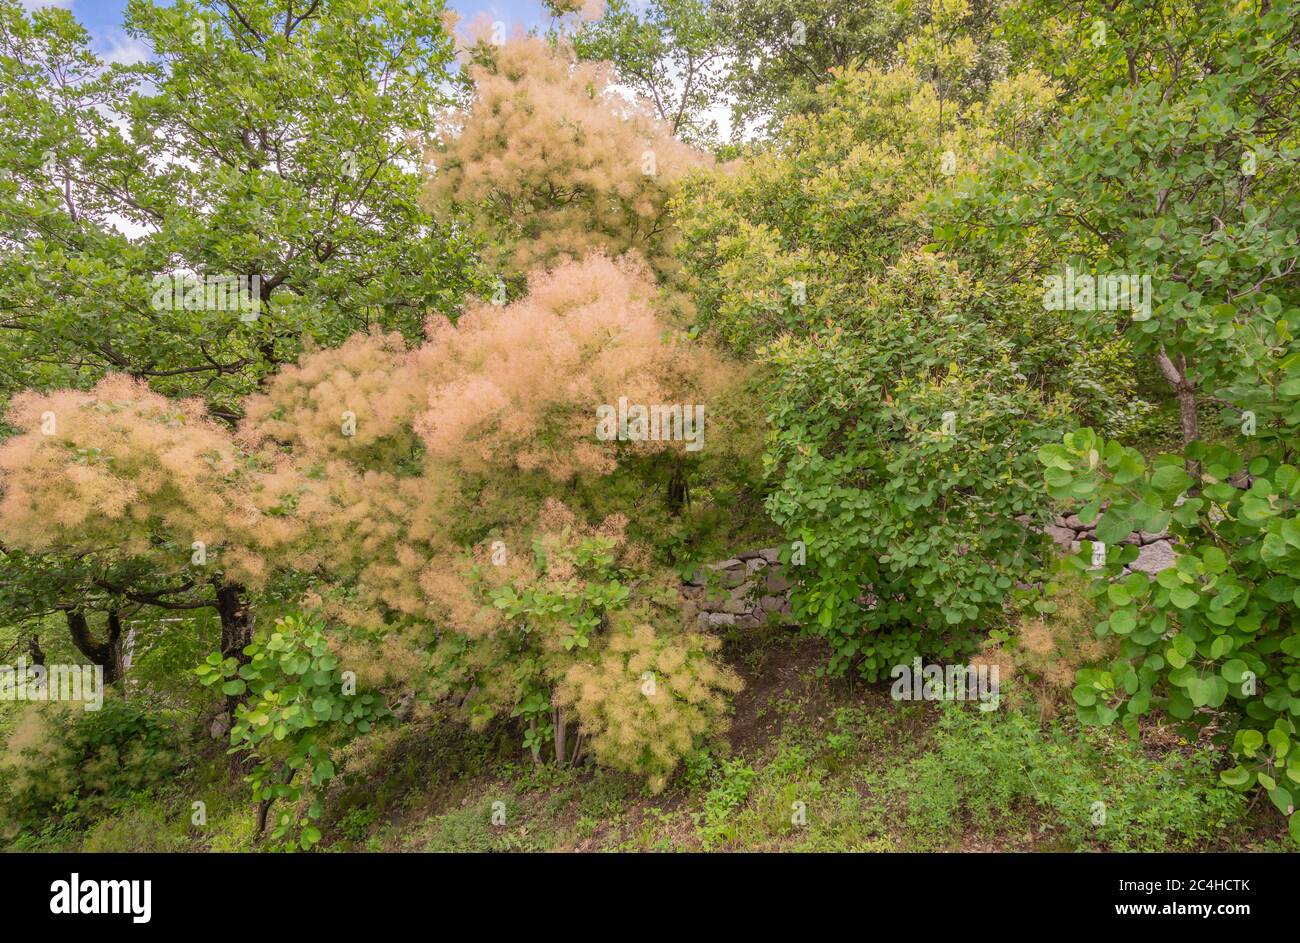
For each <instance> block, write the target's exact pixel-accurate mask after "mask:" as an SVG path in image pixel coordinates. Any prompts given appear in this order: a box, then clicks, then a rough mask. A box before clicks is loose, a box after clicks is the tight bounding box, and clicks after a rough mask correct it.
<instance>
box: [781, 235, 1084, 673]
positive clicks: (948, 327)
mask: <svg viewBox="0 0 1300 943" xmlns="http://www.w3.org/2000/svg"><path fill="white" fill-rule="evenodd" d="M868 295H869V297H871V300H872V301H873V303H874V304H873V310H870V311H868V312H866V313H864V314H863V315H862V316H860V317H857V318H853V319H848V318H844V319H841V322H840V325H838V326H837V327H835V328H833V329H828V330H825V331H817V332H814V333H812V334H810V335H809V336H807V337H804V338H800V339H796V338H793V337H785V338H782V339H781V340H778V341H777V342H775V343H774V344H772V345H771V346H770V348H769V349H768V352H767V357H768V358H769V360H770V361H771V362H772V364H773V365H774V367H775V370H776V374H777V377H778V380H777V383H776V384H775V386H774V389H773V391H772V396H771V399H770V410H771V411H770V421H771V425H772V433H771V436H770V438H769V448H768V453H767V455H766V461H767V463H768V466H769V470H770V472H771V474H772V475H773V477H774V478H775V488H774V491H773V493H772V494H771V496H770V497H769V498H768V510H769V512H770V513H771V515H772V518H773V520H774V521H776V523H777V524H778V526H780V527H781V528H782V530H783V531H784V533H786V534H787V535H788V536H789V537H790V538H792V539H794V538H797V539H799V540H802V541H803V542H804V543H805V545H806V548H807V563H806V565H804V566H801V567H794V568H792V569H791V571H790V572H792V573H793V574H795V576H796V577H797V579H798V581H799V583H798V587H797V590H796V592H795V593H794V595H793V598H792V602H793V608H794V612H795V615H796V616H799V617H801V618H802V619H803V620H804V622H805V624H806V625H808V626H810V627H811V628H812V630H813V631H815V632H817V633H819V634H821V635H823V636H825V637H826V638H827V639H828V640H829V641H830V642H831V645H832V650H833V654H832V660H831V665H830V667H831V670H832V671H834V672H837V673H840V672H843V671H845V670H846V669H849V668H855V669H856V670H857V671H858V672H859V673H860V674H862V675H863V676H864V677H866V678H868V679H871V680H875V679H878V678H880V677H883V676H885V675H886V674H887V673H888V672H889V669H890V668H891V666H893V665H896V664H901V663H904V662H907V661H910V660H911V659H912V658H913V657H915V656H918V655H920V656H922V657H936V658H944V659H951V658H955V657H958V656H959V655H960V654H961V653H963V652H965V651H969V650H970V649H971V648H973V647H974V646H975V644H976V642H977V640H978V638H979V633H982V632H985V631H987V630H988V629H989V628H990V627H991V626H994V625H997V624H999V623H1000V622H1001V621H1002V619H1003V618H1004V617H1003V614H1002V606H1003V601H1004V600H1005V599H1006V598H1007V596H1008V595H1009V592H1010V590H1011V588H1012V585H1013V582H1014V581H1015V580H1016V579H1017V578H1018V576H1019V574H1022V573H1024V572H1026V571H1027V570H1029V569H1031V568H1032V567H1034V566H1035V565H1036V564H1037V561H1038V553H1039V548H1040V547H1041V543H1040V541H1039V540H1038V539H1037V538H1036V537H1035V536H1034V535H1031V534H1029V533H1028V532H1027V531H1026V529H1025V528H1024V526H1023V525H1022V524H1021V523H1020V521H1018V520H1017V518H1018V517H1025V516H1027V517H1029V518H1033V519H1041V518H1043V517H1044V516H1045V513H1046V494H1045V491H1044V489H1043V487H1042V486H1041V484H1040V483H1039V481H1038V480H1037V478H1036V469H1035V468H1034V465H1033V449H1034V447H1035V446H1036V445H1037V444H1039V443H1042V442H1045V441H1047V439H1048V438H1050V437H1052V436H1053V435H1054V433H1053V431H1052V430H1053V429H1054V428H1055V429H1057V430H1059V429H1060V428H1062V427H1063V426H1064V423H1065V415H1066V414H1067V411H1068V403H1069V401H1068V397H1065V396H1064V395H1060V396H1044V395H1043V394H1041V393H1040V392H1039V391H1038V390H1037V389H1035V388H1034V387H1032V386H1031V385H1030V384H1029V382H1028V381H1027V378H1026V377H1025V375H1024V374H1023V373H1022V372H1021V368H1020V367H1019V366H1017V360H1016V358H1017V351H1016V348H1015V345H1014V344H1013V343H1012V342H1011V341H1010V340H1009V339H1008V337H1009V334H1008V332H1006V331H1005V330H1004V329H1000V326H999V319H1000V313H1001V311H1002V303H1001V301H1000V300H998V299H996V298H995V297H993V296H992V295H990V294H989V293H986V292H984V291H981V290H980V289H978V287H977V286H975V285H974V284H973V283H972V282H971V281H969V280H968V279H966V278H965V277H963V276H961V275H960V274H959V273H957V272H956V271H955V269H954V268H953V267H952V266H950V265H946V264H944V263H943V262H942V261H941V260H939V259H937V258H934V257H930V256H919V257H915V258H913V259H910V260H908V262H907V263H905V264H903V265H900V267H899V268H898V269H895V270H891V272H890V273H889V275H887V276H885V277H884V279H882V280H881V281H879V282H876V283H874V284H873V285H871V286H870V287H869V288H868ZM945 414H950V417H949V425H948V426H947V427H945ZM1058 434H1059V433H1058Z"/></svg>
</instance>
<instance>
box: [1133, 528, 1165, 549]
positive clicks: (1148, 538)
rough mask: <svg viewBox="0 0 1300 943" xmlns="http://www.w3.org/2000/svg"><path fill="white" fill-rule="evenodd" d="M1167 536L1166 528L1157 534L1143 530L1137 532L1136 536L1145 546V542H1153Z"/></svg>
mask: <svg viewBox="0 0 1300 943" xmlns="http://www.w3.org/2000/svg"><path fill="white" fill-rule="evenodd" d="M1168 536H1169V531H1167V530H1162V531H1161V532H1160V533H1158V534H1153V533H1150V532H1149V531H1145V530H1144V531H1139V532H1138V537H1139V538H1140V539H1141V541H1142V545H1143V546H1146V545H1147V544H1153V543H1155V542H1156V541H1157V540H1164V539H1165V538H1167V537H1168Z"/></svg>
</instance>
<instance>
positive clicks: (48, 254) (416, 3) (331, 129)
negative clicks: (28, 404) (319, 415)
mask: <svg viewBox="0 0 1300 943" xmlns="http://www.w3.org/2000/svg"><path fill="white" fill-rule="evenodd" d="M441 10H442V3H441V2H440V0H411V2H408V3H401V4H394V3H385V4H380V5H375V4H372V3H369V2H367V0H330V2H326V3H321V4H317V5H315V6H313V7H312V8H311V9H310V11H299V12H295V10H294V8H292V7H286V5H285V4H283V3H279V2H272V0H245V2H241V3H240V4H239V15H237V16H234V15H231V13H230V12H229V10H228V9H227V8H226V6H225V5H224V4H221V3H218V2H215V0H198V2H191V0H180V2H176V3H168V4H156V5H155V4H153V3H150V2H148V0H131V2H130V3H128V4H127V5H126V11H125V18H124V19H125V29H126V32H127V33H128V34H130V35H131V36H132V37H134V38H136V39H138V40H139V41H141V43H142V45H143V46H144V47H145V48H147V49H149V50H150V51H151V52H150V55H149V58H148V59H147V61H145V62H142V63H139V64H134V65H122V64H120V63H113V64H109V63H105V62H104V61H103V60H102V59H101V57H100V56H98V55H96V54H95V53H94V52H92V51H91V49H90V36H89V35H88V33H87V31H86V30H85V29H84V27H82V26H81V25H80V24H78V23H77V22H76V21H75V20H74V18H73V16H72V14H71V13H70V12H69V11H67V10H62V9H53V8H50V9H43V10H36V11H34V12H32V13H30V14H27V13H25V12H24V9H23V5H22V4H18V3H15V2H13V0H4V2H3V3H0V123H3V125H4V127H5V128H6V129H7V133H6V134H5V137H4V140H3V142H0V166H3V167H4V168H5V170H6V171H9V173H8V174H7V175H6V176H5V177H4V178H3V179H0V239H2V240H3V243H4V245H5V246H6V251H4V252H3V253H0V307H3V309H4V310H5V311H6V312H7V315H6V317H7V318H9V319H11V320H9V322H8V326H9V327H11V328H15V330H11V331H7V332H6V333H7V335H8V337H7V343H6V344H5V345H4V346H3V348H0V367H2V373H3V377H4V384H3V392H4V393H8V392H11V391H12V390H13V388H14V387H23V386H34V387H38V388H49V387H52V386H63V385H80V384H84V383H86V382H93V381H94V380H95V379H97V378H98V377H99V376H100V375H102V373H103V372H104V371H106V370H121V371H130V372H132V373H134V374H135V375H136V376H142V377H147V378H149V379H150V381H151V382H152V383H153V384H154V385H155V387H156V388H157V389H159V390H160V391H164V392H167V393H169V394H173V395H184V394H188V395H194V394H199V395H203V396H205V397H206V398H207V399H208V401H209V402H211V403H213V404H215V405H217V406H218V407H220V408H221V409H222V410H223V411H227V412H229V411H232V410H233V409H234V404H235V400H236V399H237V397H238V396H239V395H241V394H242V393H246V392H248V391H249V390H251V389H254V388H255V387H256V384H257V381H258V380H259V379H260V378H261V377H263V376H265V375H266V374H267V373H268V372H270V371H272V370H274V369H275V367H276V366H277V365H279V364H280V363H283V362H285V361H288V360H291V359H292V358H293V357H294V356H295V355H296V353H297V351H298V350H300V349H301V338H302V337H303V336H304V335H306V336H309V337H312V338H314V339H315V340H317V341H319V342H321V343H323V344H326V345H332V344H336V343H338V342H340V341H342V340H343V339H344V338H345V337H346V336H347V335H348V334H350V333H352V332H353V331H354V330H356V329H357V327H359V326H365V325H366V324H370V323H382V324H384V325H386V326H389V327H391V328H400V329H401V330H403V331H404V332H406V333H407V335H408V336H418V335H419V334H420V332H421V330H422V321H423V319H424V317H425V315H426V314H427V312H428V311H429V310H436V311H439V312H442V313H444V314H447V315H450V314H453V313H454V312H455V310H456V308H457V306H458V305H459V303H460V301H461V299H462V297H463V296H464V294H465V292H466V291H467V290H468V289H470V288H471V287H472V285H473V284H474V276H473V275H472V273H471V269H472V266H473V261H474V260H473V256H472V252H471V247H470V246H469V245H468V244H467V243H466V242H465V241H464V240H463V239H461V238H460V237H458V236H455V235H453V234H450V233H448V232H447V231H444V230H439V229H437V228H436V227H433V226H432V225H431V220H430V217H429V216H428V215H427V214H426V213H425V212H424V211H423V210H421V209H420V207H419V205H418V201H417V193H418V189H419V186H420V177H419V174H418V172H417V171H416V169H415V166H414V164H415V161H416V160H417V159H418V157H419V148H420V142H419V141H418V140H416V139H415V138H413V137H412V134H413V133H414V134H416V135H419V134H424V133H431V132H432V130H433V128H434V115H435V113H436V110H437V108H438V107H440V106H442V105H445V104H446V103H447V101H448V98H447V95H446V93H445V90H444V85H443V83H444V82H445V81H446V80H447V78H448V75H449V72H448V67H449V65H450V63H451V61H452V58H453V48H452V41H451V38H450V36H449V35H448V34H447V33H446V32H445V31H444V29H443V26H442V22H441V19H440V13H441ZM128 233H129V234H130V235H127V234H128ZM178 271H192V272H195V273H198V274H200V275H204V274H212V275H228V276H235V275H239V276H251V275H258V276H260V277H261V279H262V282H261V292H260V294H261V298H260V300H261V302H262V308H261V310H260V312H258V313H257V314H256V315H255V316H252V317H247V316H246V315H247V314H248V312H245V311H241V310H194V309H193V308H194V306H192V305H182V306H180V307H179V308H174V307H172V306H170V305H168V306H165V307H160V306H158V305H155V304H153V300H154V293H155V288H156V286H155V284H154V278H155V276H159V275H168V274H171V273H173V272H178ZM232 307H233V306H232ZM105 311H113V312H115V314H114V316H113V317H104V316H103V312H105Z"/></svg>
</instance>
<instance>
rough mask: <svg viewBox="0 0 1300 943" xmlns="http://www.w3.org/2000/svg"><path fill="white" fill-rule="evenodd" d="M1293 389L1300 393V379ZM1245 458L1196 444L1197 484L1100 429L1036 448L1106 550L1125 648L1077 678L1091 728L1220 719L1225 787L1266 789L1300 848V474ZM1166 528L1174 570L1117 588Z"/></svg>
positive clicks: (1115, 619) (1077, 561) (1105, 571)
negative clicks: (1226, 756) (1151, 716)
mask: <svg viewBox="0 0 1300 943" xmlns="http://www.w3.org/2000/svg"><path fill="white" fill-rule="evenodd" d="M1297 320H1300V314H1297ZM1293 359H1294V355H1293ZM1288 382H1290V383H1292V384H1293V386H1292V387H1291V388H1290V389H1291V390H1292V391H1293V393H1292V395H1293V396H1300V381H1294V380H1292V381H1288ZM1282 395H1286V394H1285V393H1283V394H1282ZM1241 453H1242V447H1241V446H1236V447H1229V446H1225V445H1206V444H1203V443H1200V442H1194V443H1192V444H1191V445H1189V446H1188V447H1187V448H1186V450H1185V455H1186V458H1187V460H1189V461H1190V462H1192V463H1193V466H1192V467H1193V469H1194V470H1195V471H1196V472H1197V475H1196V477H1193V476H1192V475H1190V474H1188V472H1187V470H1186V466H1185V462H1184V458H1183V457H1182V456H1178V455H1163V456H1158V457H1157V458H1156V459H1155V460H1154V462H1152V463H1151V464H1148V463H1147V461H1146V460H1145V459H1144V458H1143V456H1142V455H1141V453H1139V452H1138V451H1137V450H1136V449H1133V448H1129V447H1125V446H1123V445H1121V444H1120V443H1118V442H1115V441H1109V442H1108V441H1105V440H1103V439H1101V438H1099V437H1098V436H1097V435H1096V434H1095V433H1094V432H1093V431H1092V430H1090V429H1083V430H1079V431H1077V432H1074V433H1071V434H1069V435H1067V436H1066V437H1065V440H1064V443H1063V444H1061V445H1050V446H1045V447H1044V448H1043V449H1042V450H1041V451H1040V452H1039V458H1040V460H1041V461H1042V462H1043V464H1044V465H1045V466H1046V469H1047V471H1046V474H1047V480H1048V481H1049V482H1050V483H1051V484H1052V488H1053V491H1054V493H1056V494H1058V495H1060V496H1061V497H1063V498H1064V497H1070V498H1074V499H1076V500H1086V501H1087V503H1086V504H1085V505H1084V507H1083V508H1082V510H1081V511H1080V512H1079V517H1080V519H1081V520H1087V521H1092V520H1095V521H1096V527H1097V530H1096V533H1097V539H1098V541H1100V542H1102V543H1104V544H1106V547H1105V550H1104V553H1105V565H1104V566H1103V567H1101V568H1099V569H1097V571H1096V574H1095V575H1096V577H1097V578H1096V579H1095V581H1094V582H1093V585H1092V589H1091V592H1092V594H1093V595H1094V597H1095V598H1096V599H1097V600H1098V601H1099V603H1100V605H1101V607H1102V610H1103V615H1104V616H1105V618H1104V620H1103V621H1101V622H1099V623H1098V625H1097V632H1098V634H1099V635H1101V636H1103V637H1110V636H1113V637H1116V638H1118V639H1119V640H1120V645H1121V647H1120V650H1119V653H1118V656H1117V657H1116V658H1115V659H1114V660H1113V661H1111V662H1109V663H1108V664H1106V665H1104V666H1102V667H1099V668H1090V669H1084V670H1081V671H1080V672H1079V674H1078V676H1077V679H1076V680H1077V682H1078V684H1077V686H1076V687H1075V689H1074V699H1075V701H1076V702H1077V703H1078V705H1079V711H1080V715H1081V716H1082V717H1083V718H1084V719H1085V720H1087V721H1089V722H1092V723H1099V724H1111V723H1114V722H1115V721H1117V720H1119V721H1120V722H1121V723H1122V724H1123V725H1124V726H1125V727H1127V728H1128V729H1130V730H1134V729H1136V726H1137V722H1138V719H1139V718H1140V717H1142V716H1143V715H1145V714H1147V713H1149V712H1150V711H1153V710H1165V711H1167V712H1168V713H1169V714H1171V715H1172V716H1174V717H1175V718H1178V719H1179V720H1183V721H1186V722H1188V724H1189V726H1190V727H1191V728H1193V729H1200V728H1202V727H1204V726H1206V725H1207V724H1209V723H1210V722H1211V721H1214V722H1215V724H1216V726H1218V727H1219V728H1220V729H1221V730H1222V731H1223V735H1224V736H1226V737H1230V738H1231V744H1232V753H1233V755H1234V756H1235V757H1236V759H1237V761H1238V762H1237V765H1235V766H1234V767H1233V768H1232V769H1231V770H1228V771H1226V772H1225V773H1224V774H1223V780H1224V782H1225V783H1227V784H1228V785H1229V786H1231V787H1233V788H1234V789H1240V790H1247V789H1250V788H1253V787H1254V786H1256V785H1259V786H1260V787H1262V788H1263V789H1264V790H1265V791H1266V792H1267V793H1268V796H1269V799H1270V800H1271V801H1272V802H1273V804H1274V805H1275V806H1276V807H1277V808H1278V810H1279V811H1281V812H1282V814H1284V815H1289V816H1290V817H1291V831H1292V834H1293V835H1294V836H1296V837H1297V839H1300V817H1297V816H1295V815H1294V814H1293V813H1294V808H1295V796H1296V795H1297V792H1298V791H1300V753H1297V751H1294V750H1293V749H1292V747H1293V743H1294V738H1295V737H1296V718H1297V717H1300V633H1297V631H1296V612H1295V610H1296V606H1297V599H1300V568H1298V562H1297V561H1300V524H1298V523H1297V520H1300V519H1298V518H1297V514H1296V512H1297V508H1300V471H1298V470H1297V469H1296V467H1295V466H1294V465H1291V464H1289V463H1286V462H1283V461H1279V458H1280V457H1281V456H1280V455H1268V454H1265V455H1257V456H1256V457H1255V458H1253V459H1252V460H1251V461H1250V462H1249V464H1247V463H1246V461H1245V459H1244V458H1243V456H1242V454H1241ZM1247 470H1249V473H1250V474H1251V475H1252V476H1254V477H1253V481H1252V482H1251V484H1250V486H1249V487H1237V486H1235V485H1233V484H1231V483H1230V479H1231V480H1236V481H1238V482H1239V483H1241V484H1244V483H1245V482H1244V481H1243V480H1242V479H1240V478H1239V476H1240V475H1242V474H1243V473H1245V472H1247ZM1102 502H1107V505H1106V510H1105V512H1104V513H1100V512H1101V507H1102ZM1099 513H1100V517H1098V514H1099ZM1166 526H1168V527H1169V528H1170V531H1171V534H1172V535H1173V536H1174V539H1175V540H1176V541H1177V548H1178V550H1177V555H1176V560H1175V562H1174V564H1173V565H1172V566H1170V567H1168V568H1167V569H1165V570H1163V571H1161V572H1160V573H1158V574H1156V576H1155V578H1154V579H1149V578H1148V577H1147V576H1146V575H1145V574H1143V573H1140V572H1138V573H1131V574H1129V575H1128V576H1127V577H1124V578H1122V579H1121V573H1122V570H1123V568H1124V567H1125V565H1127V564H1129V563H1132V562H1133V561H1134V560H1135V559H1136V558H1137V555H1138V548H1137V547H1134V546H1131V545H1128V544H1120V543H1119V542H1120V541H1121V540H1123V539H1124V538H1125V537H1127V536H1129V534H1130V533H1132V532H1134V531H1139V530H1146V531H1154V530H1160V529H1162V528H1164V527H1166ZM1092 557H1093V543H1092V542H1091V541H1085V542H1084V544H1083V547H1082V548H1081V550H1080V555H1079V556H1076V557H1070V558H1067V560H1066V561H1065V563H1066V565H1068V566H1070V567H1073V568H1074V569H1076V570H1083V569H1086V568H1087V567H1088V566H1089V565H1090V564H1091V562H1092ZM1225 719H1226V721H1227V723H1226V726H1225Z"/></svg>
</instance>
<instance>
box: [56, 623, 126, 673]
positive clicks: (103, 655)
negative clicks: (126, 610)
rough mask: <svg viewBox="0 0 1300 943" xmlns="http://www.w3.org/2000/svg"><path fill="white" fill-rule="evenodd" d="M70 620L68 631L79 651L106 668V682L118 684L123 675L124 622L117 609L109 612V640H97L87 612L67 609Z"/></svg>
mask: <svg viewBox="0 0 1300 943" xmlns="http://www.w3.org/2000/svg"><path fill="white" fill-rule="evenodd" d="M65 615H66V616H67V620H68V632H69V633H70V634H71V635H72V644H73V645H74V646H75V647H76V649H77V651H79V652H81V654H83V655H85V656H86V658H88V659H90V661H91V663H92V664H95V665H99V666H101V667H102V668H103V669H104V683H105V684H116V683H117V681H118V679H120V678H121V677H122V646H121V641H122V622H121V619H119V618H118V614H117V610H115V609H113V610H109V613H108V640H107V641H104V642H97V641H95V638H94V636H92V635H91V634H90V625H89V624H88V623H87V622H86V614H85V613H84V612H82V611H81V610H80V609H68V610H66V611H65Z"/></svg>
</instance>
